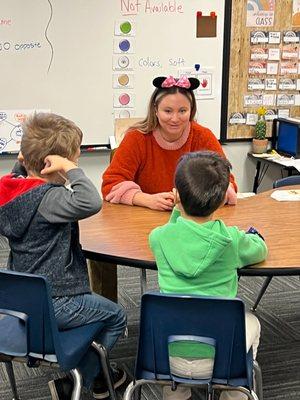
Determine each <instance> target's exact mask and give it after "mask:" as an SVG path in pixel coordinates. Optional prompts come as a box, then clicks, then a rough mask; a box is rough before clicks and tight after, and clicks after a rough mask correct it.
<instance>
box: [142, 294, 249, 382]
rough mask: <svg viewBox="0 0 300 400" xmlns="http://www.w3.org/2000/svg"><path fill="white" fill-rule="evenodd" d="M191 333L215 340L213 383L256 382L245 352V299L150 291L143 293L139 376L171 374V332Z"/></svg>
mask: <svg viewBox="0 0 300 400" xmlns="http://www.w3.org/2000/svg"><path fill="white" fill-rule="evenodd" d="M172 335H192V336H201V337H209V338H213V339H215V341H216V349H215V351H216V354H215V361H214V369H213V377H212V380H211V382H212V383H219V384H231V385H234V386H237V385H242V386H245V387H249V388H251V387H252V368H253V364H252V354H251V356H250V353H252V352H249V353H248V356H247V354H246V337H245V308H244V303H243V302H242V300H240V299H224V298H213V297H202V296H183V295H169V294H162V293H156V292H155V293H146V294H144V295H143V296H142V304H141V318H140V335H139V345H138V354H137V360H136V371H135V374H136V378H137V379H166V380H170V379H172V377H171V375H170V367H169V353H168V338H169V337H170V336H172Z"/></svg>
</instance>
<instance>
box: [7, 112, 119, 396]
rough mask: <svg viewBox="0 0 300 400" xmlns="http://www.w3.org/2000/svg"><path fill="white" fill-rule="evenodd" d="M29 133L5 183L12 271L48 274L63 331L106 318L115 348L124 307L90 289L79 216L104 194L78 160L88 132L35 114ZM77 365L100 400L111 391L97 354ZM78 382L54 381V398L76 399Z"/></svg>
mask: <svg viewBox="0 0 300 400" xmlns="http://www.w3.org/2000/svg"><path fill="white" fill-rule="evenodd" d="M23 132H24V133H23V137H22V141H21V152H20V154H19V161H21V162H20V165H19V167H20V168H15V169H14V170H13V173H12V174H10V175H7V176H4V177H2V178H1V180H0V233H1V234H2V235H4V236H6V237H7V238H8V240H9V245H10V249H11V252H10V257H9V260H8V268H9V269H12V270H15V271H21V272H28V273H32V274H40V275H44V276H46V277H47V278H48V281H49V283H50V285H51V287H52V296H53V305H54V311H55V316H56V319H57V323H58V327H59V329H61V330H64V329H69V328H74V327H77V326H81V325H85V324H88V323H91V322H95V321H103V322H104V324H105V326H106V328H105V329H103V330H102V331H101V333H100V335H99V337H98V338H96V341H99V343H101V344H103V345H104V346H105V347H106V348H107V349H108V350H109V349H111V348H112V347H113V345H114V344H115V342H116V341H117V339H118V337H119V336H120V335H121V334H122V333H123V331H124V329H125V327H126V316H125V313H124V311H123V309H122V308H121V307H120V306H119V305H118V304H115V303H113V302H112V301H110V300H108V299H106V298H104V297H102V296H99V295H97V294H93V293H91V290H90V286H89V280H88V272H87V265H86V259H85V257H84V255H83V253H82V249H81V245H80V243H79V227H78V221H79V220H80V219H83V218H87V217H89V216H91V215H93V214H95V213H97V212H98V211H99V210H100V208H101V199H100V196H99V194H98V191H97V189H96V188H95V186H94V185H93V184H92V182H91V181H90V180H89V179H88V178H87V177H86V176H85V174H84V172H83V171H82V169H80V168H79V167H78V165H77V161H78V158H79V156H80V144H81V141H82V132H81V130H80V129H79V128H78V127H77V126H76V125H75V124H74V123H73V122H72V121H69V120H67V119H66V118H63V117H61V116H59V115H55V114H51V113H39V114H35V115H34V116H32V117H29V118H28V119H27V120H26V121H25V123H24V125H23ZM24 168H25V171H26V174H27V176H26V177H24V176H22V173H23V174H24ZM18 170H19V171H18ZM19 172H20V173H21V175H20V173H19ZM66 181H69V183H70V188H71V189H67V188H66V187H65V185H64V184H65V182H66ZM79 368H80V370H81V373H82V376H83V384H84V385H85V386H86V387H87V388H89V387H90V386H91V385H92V384H93V395H94V398H96V399H103V398H106V397H108V396H109V394H108V389H107V387H106V385H105V384H104V380H103V379H102V375H101V371H100V362H99V360H98V357H97V355H96V354H95V353H94V351H92V350H90V351H89V352H88V353H87V354H86V356H85V357H84V358H83V360H82V362H81V364H80V366H79ZM112 375H113V378H114V384H115V387H118V386H120V385H121V384H122V383H123V382H124V381H125V378H126V374H125V372H124V371H121V370H119V369H116V370H113V371H112ZM72 385H73V383H72V380H71V379H70V378H68V377H65V378H61V379H57V380H55V381H51V382H49V386H50V390H51V394H52V399H54V400H62V399H71V393H72V389H73V387H72Z"/></svg>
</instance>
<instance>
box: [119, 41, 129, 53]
mask: <svg viewBox="0 0 300 400" xmlns="http://www.w3.org/2000/svg"><path fill="white" fill-rule="evenodd" d="M119 49H120V50H121V51H128V50H129V49H130V42H129V40H127V39H124V40H121V42H120V43H119Z"/></svg>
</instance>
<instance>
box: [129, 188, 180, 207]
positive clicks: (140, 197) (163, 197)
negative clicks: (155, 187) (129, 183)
mask: <svg viewBox="0 0 300 400" xmlns="http://www.w3.org/2000/svg"><path fill="white" fill-rule="evenodd" d="M133 204H134V205H136V206H142V207H147V208H151V209H152V210H158V211H170V210H172V209H173V207H174V194H173V193H172V192H162V193H155V194H148V193H143V192H138V193H136V194H135V196H134V198H133Z"/></svg>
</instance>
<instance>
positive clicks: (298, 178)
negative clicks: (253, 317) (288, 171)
mask: <svg viewBox="0 0 300 400" xmlns="http://www.w3.org/2000/svg"><path fill="white" fill-rule="evenodd" d="M293 185H300V175H292V176H287V177H286V178H282V179H277V181H274V182H273V189H277V188H280V187H283V186H293ZM272 278H273V277H272V276H268V277H267V278H265V280H264V283H263V285H262V287H261V289H260V291H259V294H258V296H257V299H256V300H255V303H254V305H253V307H252V311H256V309H257V306H258V304H259V302H260V300H261V298H262V297H263V295H264V294H265V291H266V290H267V288H268V286H269V285H270V283H271V280H272Z"/></svg>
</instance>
